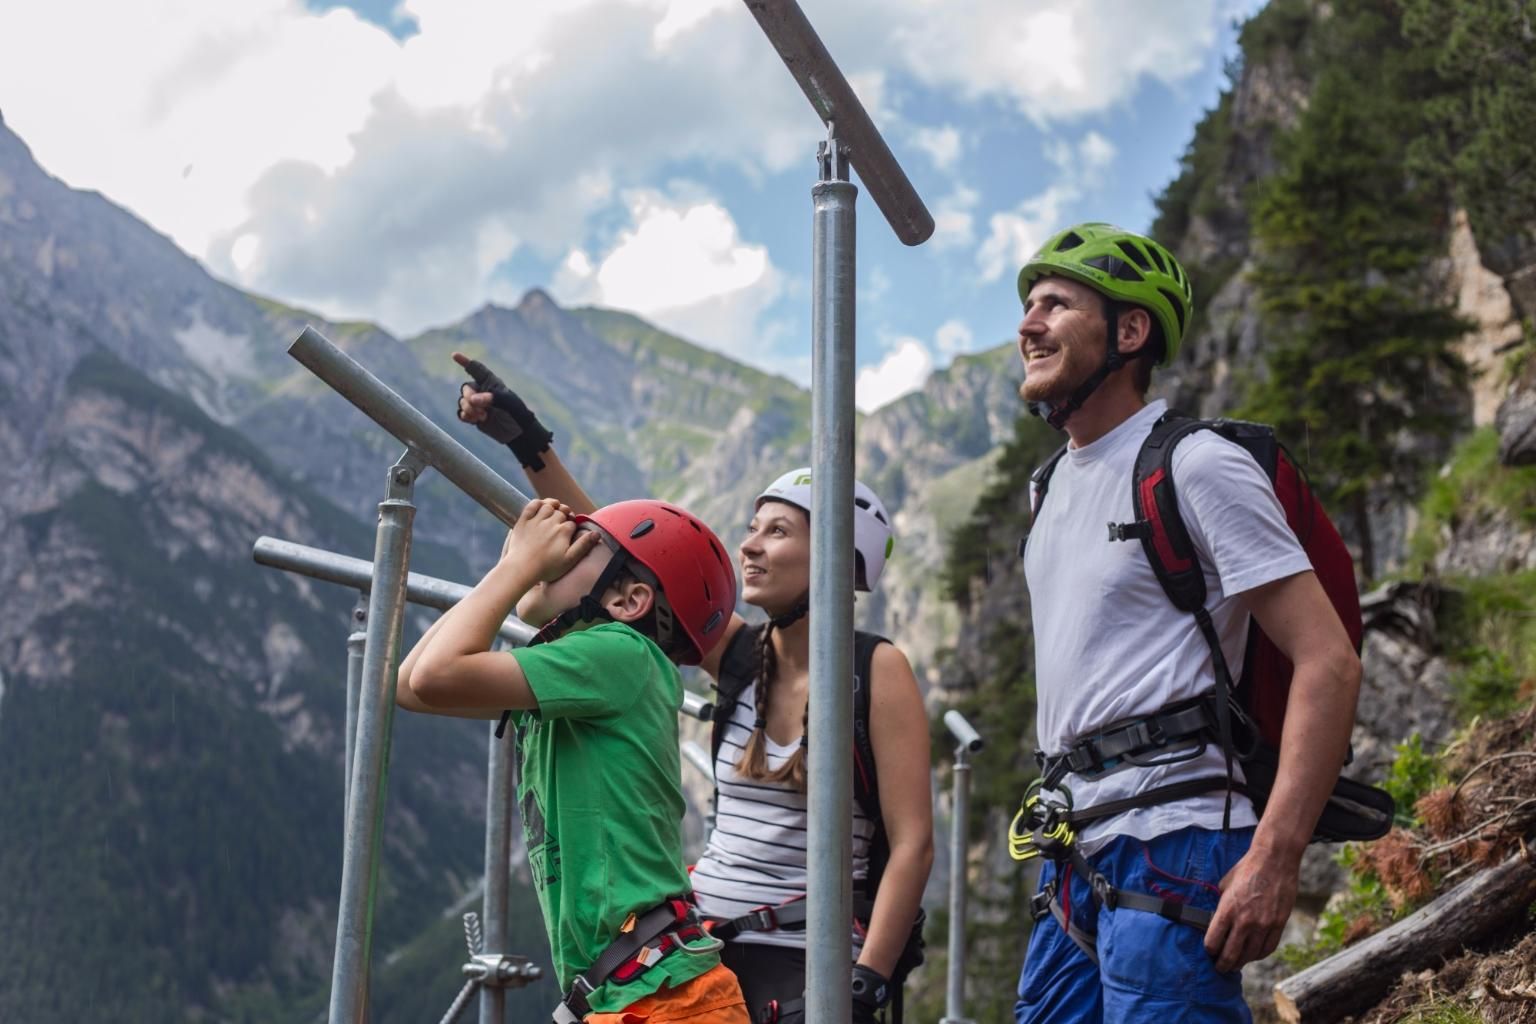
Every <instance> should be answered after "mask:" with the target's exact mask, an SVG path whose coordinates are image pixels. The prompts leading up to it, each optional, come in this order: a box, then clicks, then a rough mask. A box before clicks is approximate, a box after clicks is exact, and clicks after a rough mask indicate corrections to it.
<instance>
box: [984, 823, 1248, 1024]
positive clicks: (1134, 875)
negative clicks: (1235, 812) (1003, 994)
mask: <svg viewBox="0 0 1536 1024" xmlns="http://www.w3.org/2000/svg"><path fill="white" fill-rule="evenodd" d="M1252 841H1253V829H1251V828H1244V829H1233V830H1232V831H1230V832H1225V833H1223V832H1220V831H1213V830H1211V829H1202V828H1186V829H1181V830H1180V831H1178V832H1170V833H1168V834H1167V835H1163V836H1159V837H1157V838H1156V839H1152V840H1146V841H1143V840H1140V839H1133V838H1130V837H1128V836H1118V837H1116V838H1114V839H1112V840H1110V841H1109V843H1108V845H1106V846H1105V847H1104V848H1102V849H1101V850H1099V852H1098V853H1097V854H1095V855H1094V856H1093V857H1091V858H1089V860H1090V861H1091V862H1092V864H1093V866H1094V868H1095V869H1097V870H1098V871H1100V872H1102V873H1103V874H1104V875H1105V876H1106V877H1108V879H1109V881H1110V884H1111V885H1113V886H1114V887H1115V888H1117V889H1127V890H1130V891H1132V892H1142V893H1148V894H1150V895H1153V896H1160V897H1162V898H1164V899H1176V900H1182V901H1183V902H1186V903H1189V904H1190V905H1192V906H1195V907H1199V908H1201V909H1204V910H1215V909H1216V902H1217V900H1218V899H1219V897H1220V895H1221V892H1220V889H1219V888H1218V885H1219V883H1220V882H1221V879H1222V878H1223V877H1224V876H1225V875H1226V873H1227V872H1228V871H1230V870H1231V869H1232V866H1233V865H1234V864H1236V863H1237V861H1238V860H1239V859H1240V858H1241V857H1242V856H1243V854H1245V853H1246V852H1248V846H1249V844H1250V843H1252ZM1058 870H1059V867H1058V865H1056V864H1054V863H1047V864H1046V865H1045V867H1044V869H1043V870H1042V871H1041V873H1040V884H1041V885H1042V886H1044V885H1045V883H1047V882H1049V881H1051V880H1052V879H1054V878H1055V877H1056V876H1057V872H1058ZM1067 873H1068V874H1069V876H1070V877H1069V885H1068V890H1069V896H1068V898H1067V899H1066V900H1065V903H1066V906H1067V910H1068V912H1069V913H1070V914H1071V916H1072V922H1073V923H1074V924H1075V925H1076V926H1077V927H1079V928H1081V929H1084V930H1085V931H1088V932H1097V933H1098V954H1099V963H1098V964H1097V965H1095V964H1094V962H1093V961H1092V960H1089V959H1088V957H1087V956H1086V955H1085V954H1084V953H1083V951H1082V950H1081V949H1079V948H1078V947H1077V945H1076V944H1075V943H1073V941H1072V940H1071V939H1070V938H1069V937H1068V936H1067V933H1066V930H1065V929H1064V928H1062V927H1061V925H1059V924H1057V923H1056V920H1055V919H1054V918H1052V917H1049V916H1047V917H1042V918H1041V919H1040V920H1039V921H1037V922H1036V923H1035V929H1034V932H1033V933H1032V934H1031V935H1030V939H1029V952H1028V953H1027V954H1026V956H1025V958H1024V971H1023V973H1022V975H1021V976H1020V977H1019V1001H1018V1003H1017V1004H1015V1006H1014V1010H1013V1015H1014V1019H1015V1020H1016V1021H1017V1022H1018V1024H1060V1022H1069V1021H1070V1022H1074V1024H1076V1022H1082V1024H1099V1022H1101V1021H1111V1022H1114V1024H1123V1022H1129V1024H1136V1022H1142V1021H1145V1022H1148V1024H1172V1022H1173V1021H1179V1022H1180V1024H1186V1022H1211V1024H1217V1022H1221V1024H1226V1022H1242V1024H1249V1022H1251V1021H1252V1020H1253V1018H1252V1016H1251V1015H1250V1014H1249V1012H1248V1005H1247V1004H1246V1003H1244V1002H1243V984H1242V972H1240V971H1233V972H1231V973H1230V974H1220V973H1218V972H1217V970H1216V964H1215V961H1213V960H1212V959H1211V957H1210V954H1209V953H1207V952H1206V951H1205V933H1204V932H1203V931H1201V930H1199V929H1198V928H1194V927H1192V926H1190V925H1187V924H1179V923H1178V922H1175V921H1169V920H1167V919H1166V918H1163V917H1160V916H1158V915H1157V914H1153V913H1149V912H1147V911H1145V910H1131V909H1127V908H1121V909H1119V910H1101V909H1100V908H1098V907H1096V906H1095V905H1094V903H1093V898H1092V896H1091V895H1090V894H1089V889H1088V883H1087V881H1086V880H1085V879H1082V878H1079V877H1078V875H1079V874H1080V873H1079V872H1076V871H1071V870H1070V869H1069V870H1068V872H1067Z"/></svg>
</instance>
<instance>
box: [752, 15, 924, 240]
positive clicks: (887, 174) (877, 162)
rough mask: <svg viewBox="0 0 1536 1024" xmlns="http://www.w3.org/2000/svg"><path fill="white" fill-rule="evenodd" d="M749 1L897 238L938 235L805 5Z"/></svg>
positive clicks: (785, 62) (758, 22)
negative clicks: (845, 149)
mask: <svg viewBox="0 0 1536 1024" xmlns="http://www.w3.org/2000/svg"><path fill="white" fill-rule="evenodd" d="M746 5H747V10H749V11H751V12H752V17H754V18H756V19H757V24H758V25H759V26H760V27H761V28H762V30H763V34H764V35H766V36H767V37H768V40H769V42H771V43H772V44H773V48H774V49H775V50H777V51H778V54H779V57H780V58H781V59H782V60H783V61H784V66H785V67H787V68H789V73H790V74H791V75H792V76H794V79H795V81H796V82H797V83H798V84H799V86H800V91H801V92H803V93H805V98H806V99H808V100H810V101H811V106H812V107H813V108H815V110H816V114H817V116H819V117H820V118H821V120H822V123H823V124H825V125H827V126H828V127H829V128H830V127H831V126H832V125H834V124H836V125H837V133H838V135H839V136H841V137H842V139H843V142H844V144H846V145H847V147H848V150H849V154H848V155H849V159H850V160H851V161H852V162H853V166H854V168H855V169H856V170H857V171H858V172H859V178H860V179H861V180H862V181H863V182H864V187H865V188H866V189H868V190H869V195H870V198H872V199H873V200H874V201H875V205H876V206H878V207H879V208H880V212H881V213H883V214H885V219H886V220H887V221H888V222H889V223H890V225H891V230H892V231H894V232H896V237H897V238H899V239H901V241H902V243H903V244H905V245H920V244H922V243H923V242H925V241H927V240H928V238H929V237H930V236H931V235H932V234H933V214H931V213H929V212H928V207H926V206H924V205H923V200H922V197H920V196H919V195H918V194H917V190H916V189H915V188H913V187H912V182H911V181H910V180H908V178H907V175H906V172H905V171H903V170H902V169H901V164H899V163H897V162H896V158H895V157H894V156H892V155H891V150H890V147H889V146H887V145H886V144H885V140H884V139H883V138H881V137H880V132H879V130H878V129H877V128H875V123H874V122H873V121H871V120H870V117H869V114H868V112H866V111H865V109H864V105H863V104H862V103H860V102H859V98H858V97H857V96H856V95H854V92H853V88H852V86H850V85H849V84H848V79H846V78H844V77H843V73H842V71H841V70H839V69H838V66H837V63H836V62H835V61H833V59H832V56H831V55H830V54H829V53H827V48H826V47H825V46H824V45H822V42H821V38H820V37H819V36H817V35H816V30H815V29H814V28H812V27H811V23H810V21H809V20H808V19H807V18H806V16H805V12H804V11H802V10H800V5H799V4H798V3H796V2H795V0H746Z"/></svg>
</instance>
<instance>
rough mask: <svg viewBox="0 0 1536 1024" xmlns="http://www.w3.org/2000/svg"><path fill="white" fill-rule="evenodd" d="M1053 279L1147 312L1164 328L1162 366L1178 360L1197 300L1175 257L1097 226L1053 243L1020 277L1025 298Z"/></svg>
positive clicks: (1085, 226)
mask: <svg viewBox="0 0 1536 1024" xmlns="http://www.w3.org/2000/svg"><path fill="white" fill-rule="evenodd" d="M1053 274H1055V275H1060V276H1061V277H1069V278H1071V279H1072V280H1074V281H1081V282H1082V283H1083V284H1085V285H1087V286H1088V287H1090V288H1092V289H1094V290H1095V291H1098V292H1101V293H1103V294H1105V295H1108V296H1109V297H1110V298H1112V299H1118V300H1119V301H1121V302H1129V303H1133V304H1135V305H1137V306H1145V307H1146V308H1147V309H1148V310H1150V311H1151V313H1152V315H1153V316H1155V317H1157V322H1158V323H1159V324H1161V325H1162V327H1163V340H1164V341H1165V342H1166V347H1165V348H1164V350H1163V358H1162V359H1161V360H1159V361H1158V365H1163V364H1164V363H1167V362H1169V361H1171V360H1172V359H1173V357H1174V356H1176V355H1177V354H1178V352H1179V342H1180V341H1182V340H1183V339H1184V325H1185V324H1187V323H1189V314H1190V311H1191V310H1192V309H1194V305H1195V295H1194V291H1193V290H1192V289H1191V288H1190V286H1189V275H1188V274H1186V273H1184V268H1183V267H1181V266H1179V261H1178V260H1176V259H1174V258H1173V253H1171V252H1169V251H1168V250H1167V249H1165V248H1163V247H1162V246H1161V245H1158V244H1157V243H1156V242H1154V241H1152V239H1150V238H1147V237H1145V236H1144V235H1138V234H1135V233H1133V232H1130V231H1126V230H1125V229H1124V228H1117V227H1115V226H1114V225H1113V224H1103V223H1099V222H1096V221H1095V222H1091V223H1087V224H1078V225H1076V226H1074V227H1070V228H1067V229H1066V230H1065V231H1062V232H1059V233H1058V234H1056V235H1053V236H1052V237H1051V238H1049V239H1048V240H1047V241H1046V243H1045V244H1044V245H1042V246H1041V247H1040V251H1039V252H1037V253H1035V255H1034V258H1033V259H1031V260H1030V261H1029V262H1028V263H1026V264H1024V267H1023V269H1022V270H1020V271H1019V298H1020V299H1021V300H1024V301H1028V299H1029V289H1030V287H1031V286H1033V285H1034V283H1035V282H1036V281H1037V280H1039V279H1040V278H1042V277H1049V276H1051V275H1053Z"/></svg>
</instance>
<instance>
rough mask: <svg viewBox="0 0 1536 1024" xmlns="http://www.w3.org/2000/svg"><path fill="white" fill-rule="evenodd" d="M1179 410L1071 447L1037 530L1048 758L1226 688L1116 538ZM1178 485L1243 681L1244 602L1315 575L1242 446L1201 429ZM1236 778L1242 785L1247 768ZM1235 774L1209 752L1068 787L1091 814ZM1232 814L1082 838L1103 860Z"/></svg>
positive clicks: (1180, 811) (1210, 597)
mask: <svg viewBox="0 0 1536 1024" xmlns="http://www.w3.org/2000/svg"><path fill="white" fill-rule="evenodd" d="M1166 411H1167V407H1166V404H1165V403H1164V402H1161V401H1158V402H1153V403H1151V404H1150V405H1148V406H1147V407H1146V408H1144V409H1142V410H1141V411H1140V412H1138V413H1137V414H1136V415H1134V416H1132V417H1131V418H1130V419H1128V420H1126V421H1125V422H1124V423H1121V424H1120V425H1119V426H1118V427H1116V428H1115V429H1114V430H1112V431H1110V432H1109V433H1108V434H1106V435H1104V436H1103V437H1101V438H1099V439H1098V440H1097V441H1094V442H1093V443H1092V444H1089V445H1084V446H1083V447H1081V448H1068V449H1067V452H1066V454H1065V455H1063V456H1062V458H1061V461H1059V462H1058V463H1057V464H1056V469H1055V472H1054V473H1053V474H1052V476H1051V479H1050V484H1049V487H1048V489H1047V494H1046V498H1045V502H1044V505H1043V506H1042V508H1041V510H1040V516H1039V518H1038V520H1037V521H1036V522H1035V523H1034V525H1033V527H1032V528H1031V530H1030V533H1029V540H1028V543H1027V545H1026V548H1025V554H1024V574H1025V578H1026V580H1027V581H1028V584H1029V594H1030V608H1031V615H1032V617H1033V620H1034V636H1035V690H1036V703H1037V710H1036V727H1037V733H1038V742H1039V745H1040V749H1041V750H1043V751H1045V752H1046V754H1047V755H1052V756H1054V755H1056V754H1060V753H1062V752H1063V751H1065V750H1066V749H1068V748H1069V747H1071V746H1072V745H1073V744H1074V743H1075V742H1077V741H1078V740H1079V739H1081V738H1083V737H1085V736H1090V735H1092V734H1094V733H1095V732H1097V731H1099V730H1101V729H1102V728H1103V727H1105V726H1107V725H1110V724H1112V723H1115V722H1119V721H1121V720H1123V719H1127V718H1135V717H1138V716H1144V715H1150V714H1152V713H1154V712H1156V711H1157V710H1158V709H1159V708H1161V707H1162V706H1163V705H1165V704H1168V703H1171V702H1173V701H1177V700H1183V699H1186V698H1190V697H1196V696H1199V695H1200V694H1202V693H1207V692H1210V691H1212V690H1213V689H1214V688H1215V685H1216V676H1215V670H1214V668H1213V667H1212V662H1211V652H1210V648H1209V647H1208V646H1207V644H1206V642H1205V638H1204V636H1203V635H1202V634H1201V632H1200V629H1199V627H1198V626H1197V625H1196V623H1195V618H1194V616H1193V615H1191V614H1189V613H1188V612H1181V611H1179V610H1178V609H1177V608H1175V607H1174V606H1173V603H1172V602H1171V601H1169V599H1168V595H1167V594H1166V593H1165V592H1164V590H1163V588H1162V585H1161V584H1159V583H1158V581H1157V577H1156V575H1154V574H1153V572H1152V567H1151V565H1150V563H1149V562H1148V561H1147V556H1146V553H1145V551H1144V550H1143V549H1142V546H1141V542H1140V541H1138V540H1134V539H1133V540H1129V541H1111V540H1109V539H1108V537H1109V531H1108V528H1107V527H1108V524H1109V523H1129V522H1131V521H1133V520H1134V519H1135V510H1134V508H1133V506H1132V503H1131V478H1132V474H1133V472H1134V468H1135V462H1136V454H1137V452H1138V451H1139V450H1140V448H1141V443H1142V441H1143V440H1145V439H1146V437H1147V435H1148V434H1149V433H1150V432H1151V430H1152V426H1153V424H1155V423H1156V422H1157V420H1158V418H1159V417H1160V416H1162V415H1163V413H1164V412H1166ZM1173 481H1174V488H1175V491H1176V492H1177V495H1178V502H1179V511H1180V513H1181V514H1182V515H1183V518H1184V524H1185V527H1186V528H1187V529H1188V531H1189V536H1190V539H1191V541H1193V542H1194V546H1195V550H1196V551H1197V552H1198V553H1199V558H1200V564H1201V566H1202V567H1203V569H1204V572H1205V585H1206V601H1205V607H1206V609H1207V610H1208V611H1209V612H1210V614H1211V619H1212V621H1213V622H1214V623H1215V626H1216V630H1217V633H1218V635H1219V636H1220V637H1221V646H1222V650H1223V652H1224V653H1225V655H1226V659H1227V664H1228V666H1230V667H1231V671H1232V672H1233V674H1234V676H1236V675H1237V674H1238V673H1239V672H1240V671H1241V667H1242V664H1243V652H1244V648H1245V647H1246V645H1247V639H1248V621H1249V618H1248V613H1247V611H1246V610H1245V609H1244V608H1243V606H1242V603H1241V602H1240V601H1239V600H1237V596H1238V595H1239V594H1242V593H1243V592H1244V591H1247V590H1252V589H1253V588H1254V587H1258V586H1261V585H1263V584H1265V583H1270V582H1272V581H1274V580H1278V579H1283V578H1284V577H1287V576H1292V575H1295V574H1296V573H1298V572H1304V571H1309V570H1311V568H1312V565H1311V562H1310V561H1308V559H1307V556H1306V553H1305V552H1304V551H1303V550H1302V549H1301V545H1300V544H1299V543H1298V541H1297V539H1296V535H1295V534H1294V533H1293V532H1292V531H1291V529H1290V527H1289V526H1287V525H1286V522H1285V512H1284V510H1283V509H1282V508H1281V507H1280V502H1279V499H1278V498H1276V497H1275V492H1274V488H1273V486H1272V485H1271V484H1270V482H1269V479H1268V477H1267V476H1265V474H1264V471H1263V470H1262V469H1260V468H1259V465H1258V463H1256V462H1255V461H1254V460H1253V457H1252V456H1251V455H1249V454H1248V453H1247V452H1246V451H1244V450H1243V449H1242V448H1241V447H1239V446H1237V445H1235V444H1233V443H1231V442H1230V441H1227V440H1226V439H1225V438H1222V437H1220V436H1218V435H1216V434H1215V433H1212V432H1211V431H1208V430H1202V431H1197V432H1195V433H1194V434H1191V435H1189V436H1188V437H1186V438H1185V439H1184V440H1182V441H1180V442H1179V445H1178V447H1177V448H1176V449H1174V456H1173ZM1032 497H1033V496H1032ZM1233 770H1234V771H1235V772H1236V773H1237V778H1238V779H1239V780H1241V778H1242V772H1241V768H1240V767H1239V766H1238V764H1237V762H1236V761H1234V762H1233ZM1225 772H1226V761H1225V758H1224V757H1223V755H1222V752H1221V750H1220V748H1219V745H1218V744H1215V743H1212V744H1209V745H1208V746H1207V748H1206V750H1205V751H1204V753H1203V754H1201V755H1200V756H1199V757H1197V758H1194V759H1192V760H1189V761H1184V762H1182V763H1179V764H1174V765H1168V766H1163V767H1154V768H1141V767H1130V768H1126V769H1123V770H1120V771H1118V772H1114V773H1111V774H1109V775H1106V776H1104V777H1103V778H1100V779H1098V780H1097V781H1093V782H1090V781H1088V780H1086V779H1084V778H1083V777H1082V776H1079V775H1075V774H1074V775H1068V776H1067V777H1066V779H1065V781H1064V785H1065V786H1066V787H1067V788H1068V789H1070V790H1071V794H1072V798H1073V806H1074V807H1076V808H1079V809H1081V808H1086V807H1091V806H1094V805H1096V804H1102V803H1107V802H1109V801H1111V800H1120V799H1123V798H1126V797H1129V796H1133V795H1135V794H1137V793H1143V792H1146V791H1147V790H1150V789H1154V788H1156V787H1159V786H1165V785H1168V784H1170V783H1174V782H1179V781H1182V780H1186V779H1194V778H1201V777H1210V776H1213V775H1224V774H1225ZM1225 806H1226V793H1225V792H1223V791H1217V792H1213V793H1209V794H1206V795H1203V796H1197V797H1192V798H1190V799H1187V800H1181V801H1179V802H1177V803H1173V804H1162V805H1158V806H1153V807H1142V808H1137V809H1136V810H1132V811H1127V812H1125V813H1124V814H1120V815H1116V816H1115V817H1113V818H1107V819H1104V820H1102V821H1099V822H1095V823H1092V824H1090V825H1088V826H1086V827H1085V828H1084V829H1083V831H1082V832H1081V833H1080V834H1079V837H1078V841H1079V843H1080V844H1081V845H1082V847H1083V849H1084V852H1086V853H1092V852H1094V850H1096V849H1098V848H1099V847H1101V846H1102V845H1103V843H1104V842H1105V841H1106V840H1107V839H1108V837H1110V836H1113V835H1129V836H1134V837H1136V838H1138V839H1152V838H1154V837H1156V836H1160V835H1164V834H1166V833H1168V832H1173V831H1176V830H1178V829H1181V828H1186V827H1189V826H1191V825H1195V826H1200V827H1202V828H1213V829H1219V828H1221V826H1222V814H1223V809H1224V808H1225ZM1256 822H1257V819H1256V818H1255V816H1254V813H1253V806H1252V804H1250V803H1249V801H1248V799H1247V798H1246V797H1244V796H1241V795H1238V794H1234V796H1233V798H1232V825H1233V827H1244V826H1248V825H1253V824H1256Z"/></svg>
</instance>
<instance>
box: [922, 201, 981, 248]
mask: <svg viewBox="0 0 1536 1024" xmlns="http://www.w3.org/2000/svg"><path fill="white" fill-rule="evenodd" d="M980 201H981V194H980V193H979V192H977V191H976V190H975V189H973V188H968V187H967V186H965V185H956V186H955V190H954V191H953V192H951V193H950V194H949V195H947V196H945V197H944V198H943V199H940V200H939V201H938V202H937V203H935V204H934V205H933V237H932V238H931V239H930V240H929V243H928V244H929V245H931V246H933V247H934V248H935V249H953V248H958V247H961V246H967V245H970V244H971V243H972V242H974V241H975V240H976V224H975V222H976V218H975V216H974V215H973V214H972V213H971V211H972V210H974V209H975V208H976V204H977V203H979V202H980Z"/></svg>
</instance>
